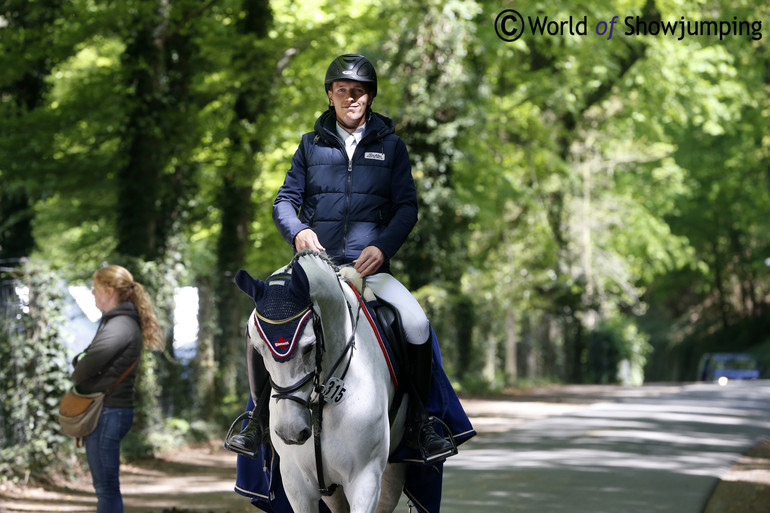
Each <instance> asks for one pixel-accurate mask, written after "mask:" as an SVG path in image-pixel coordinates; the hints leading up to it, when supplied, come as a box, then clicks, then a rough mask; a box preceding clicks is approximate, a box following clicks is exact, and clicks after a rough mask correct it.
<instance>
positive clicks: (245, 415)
mask: <svg viewBox="0 0 770 513" xmlns="http://www.w3.org/2000/svg"><path fill="white" fill-rule="evenodd" d="M246 418H248V419H249V422H251V420H252V419H254V418H255V416H254V411H253V410H252V411H245V412H243V413H241V414H240V415H238V418H237V419H235V420H234V421H233V423H232V424H230V429H229V430H228V431H227V435H226V436H225V444H224V447H225V449H227V450H228V451H232V452H234V453H236V454H240V455H242V456H247V457H249V458H252V459H256V457H257V454H259V450H260V449H261V447H262V444H261V443H259V444H257V449H256V450H255V451H253V452H251V451H246V450H244V449H241V448H240V447H235V446H233V445H230V438H231V437H232V436H233V431H235V427H236V426H237V425H238V423H239V422H241V423H242V422H243V419H246Z"/></svg>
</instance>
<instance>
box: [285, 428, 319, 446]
mask: <svg viewBox="0 0 770 513" xmlns="http://www.w3.org/2000/svg"><path fill="white" fill-rule="evenodd" d="M276 434H277V435H278V436H279V437H280V438H281V440H283V442H284V443H285V444H287V445H302V444H304V443H305V442H307V441H308V439H310V435H312V434H313V431H312V430H311V429H310V428H309V427H308V428H305V429H301V430H300V431H299V432H296V433H291V434H287V433H283V432H281V431H280V430H278V429H276Z"/></svg>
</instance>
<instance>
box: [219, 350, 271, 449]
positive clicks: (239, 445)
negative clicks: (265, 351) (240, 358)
mask: <svg viewBox="0 0 770 513" xmlns="http://www.w3.org/2000/svg"><path fill="white" fill-rule="evenodd" d="M246 370H247V372H248V375H249V389H250V390H251V399H252V400H253V401H254V409H253V410H252V411H251V418H250V419H249V422H248V424H246V427H244V428H243V429H242V430H241V432H240V433H239V434H237V435H233V436H232V437H230V441H229V444H230V446H232V447H233V448H234V449H235V450H236V452H243V453H248V454H254V453H256V452H257V450H258V449H259V446H260V444H261V443H262V442H263V441H264V440H266V439H267V437H266V436H265V434H266V433H267V429H268V426H269V424H270V420H269V419H270V416H269V409H268V407H267V394H266V393H264V392H265V391H266V390H269V389H268V388H267V387H269V386H270V385H268V382H267V379H268V377H269V375H268V373H267V369H265V362H263V361H262V355H260V354H259V353H258V352H257V351H256V350H255V349H254V348H253V347H252V345H251V343H250V341H248V340H247V341H246ZM260 395H261V396H262V397H260ZM263 402H264V404H263Z"/></svg>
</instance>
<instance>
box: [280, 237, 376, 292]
mask: <svg viewBox="0 0 770 513" xmlns="http://www.w3.org/2000/svg"><path fill="white" fill-rule="evenodd" d="M306 255H308V256H315V257H318V258H320V259H321V261H323V262H325V263H326V264H327V265H328V266H329V267H331V269H332V270H333V271H334V272H335V273H336V274H337V276H340V277H341V278H343V279H344V280H346V281H348V282H350V283H351V284H352V285H353V286H354V287H355V288H356V290H357V291H358V293H359V294H361V295H362V296H363V297H364V299H366V300H367V301H374V300H375V297H374V294H373V293H372V291H371V289H369V288H368V287H365V286H364V282H363V280H362V279H361V276H360V275H359V274H358V272H357V271H355V270H354V269H353V267H351V266H344V267H340V266H338V265H337V264H335V263H334V261H333V260H332V259H331V258H330V257H329V255H327V254H326V253H325V252H320V253H319V252H317V251H313V250H312V249H303V250H302V251H299V252H297V254H296V255H294V258H292V259H291V261H290V262H289V263H288V264H287V265H286V267H285V268H284V271H285V272H289V271H290V270H291V268H292V267H293V266H294V264H295V263H297V260H299V258H300V257H303V256H306Z"/></svg>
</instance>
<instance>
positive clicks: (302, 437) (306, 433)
mask: <svg viewBox="0 0 770 513" xmlns="http://www.w3.org/2000/svg"><path fill="white" fill-rule="evenodd" d="M311 434H312V433H311V431H310V429H303V430H302V431H300V432H299V436H298V437H297V443H299V444H304V443H305V442H307V439H308V438H310V435H311Z"/></svg>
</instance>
